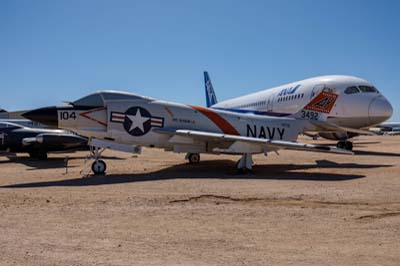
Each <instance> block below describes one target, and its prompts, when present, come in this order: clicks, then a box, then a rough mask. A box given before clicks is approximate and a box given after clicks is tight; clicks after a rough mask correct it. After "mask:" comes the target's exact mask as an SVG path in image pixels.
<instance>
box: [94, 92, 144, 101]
mask: <svg viewBox="0 0 400 266" xmlns="http://www.w3.org/2000/svg"><path fill="white" fill-rule="evenodd" d="M101 94H102V95H103V98H104V100H137V99H143V97H140V96H138V95H135V94H130V93H122V92H101Z"/></svg>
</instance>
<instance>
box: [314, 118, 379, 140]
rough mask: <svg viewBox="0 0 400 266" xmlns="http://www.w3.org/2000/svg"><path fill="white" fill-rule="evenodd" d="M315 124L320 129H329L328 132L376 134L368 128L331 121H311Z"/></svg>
mask: <svg viewBox="0 0 400 266" xmlns="http://www.w3.org/2000/svg"><path fill="white" fill-rule="evenodd" d="M310 122H311V123H312V124H313V125H314V126H316V127H317V129H318V131H327V132H338V131H339V132H346V133H347V132H351V133H356V134H359V135H370V136H374V135H376V134H375V133H373V132H371V131H367V130H362V129H355V128H349V127H342V126H338V125H336V124H333V123H329V122H326V121H318V120H315V121H310Z"/></svg>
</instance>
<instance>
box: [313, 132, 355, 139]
mask: <svg viewBox="0 0 400 266" xmlns="http://www.w3.org/2000/svg"><path fill="white" fill-rule="evenodd" d="M318 135H319V136H321V137H323V138H324V139H330V140H346V139H351V138H354V137H356V136H358V134H355V133H351V132H347V133H346V132H329V133H328V132H327V133H325V132H321V133H319V134H318Z"/></svg>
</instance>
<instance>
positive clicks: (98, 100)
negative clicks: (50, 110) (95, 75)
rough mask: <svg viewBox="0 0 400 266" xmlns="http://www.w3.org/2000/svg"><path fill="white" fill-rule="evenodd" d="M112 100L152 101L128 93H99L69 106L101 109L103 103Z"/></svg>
mask: <svg viewBox="0 0 400 266" xmlns="http://www.w3.org/2000/svg"><path fill="white" fill-rule="evenodd" d="M114 100H149V101H150V100H152V99H151V98H148V97H144V96H140V95H137V94H133V93H129V92H120V91H99V92H95V93H92V94H89V95H87V96H85V97H83V98H80V99H78V100H76V101H74V102H72V103H71V104H72V105H73V106H88V107H103V106H104V105H105V102H107V101H114Z"/></svg>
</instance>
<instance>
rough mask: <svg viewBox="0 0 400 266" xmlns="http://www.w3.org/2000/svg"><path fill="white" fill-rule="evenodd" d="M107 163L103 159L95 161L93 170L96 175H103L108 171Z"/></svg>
mask: <svg viewBox="0 0 400 266" xmlns="http://www.w3.org/2000/svg"><path fill="white" fill-rule="evenodd" d="M106 169H107V165H106V163H105V162H104V161H103V160H97V161H94V162H93V164H92V171H93V173H94V174H95V175H103V174H104V173H105V172H106Z"/></svg>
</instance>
